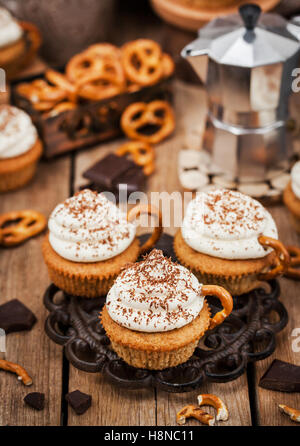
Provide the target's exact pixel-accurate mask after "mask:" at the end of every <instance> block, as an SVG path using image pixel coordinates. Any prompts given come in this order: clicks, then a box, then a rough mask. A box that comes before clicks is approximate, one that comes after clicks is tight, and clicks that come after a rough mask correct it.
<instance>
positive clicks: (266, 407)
mask: <svg viewBox="0 0 300 446" xmlns="http://www.w3.org/2000/svg"><path fill="white" fill-rule="evenodd" d="M270 211H271V213H272V214H273V216H274V219H275V221H276V223H277V225H278V229H279V234H280V238H281V240H282V241H283V242H284V243H286V244H288V245H298V246H299V245H300V237H299V236H297V234H296V232H295V231H294V230H293V228H292V226H291V225H290V221H289V216H288V212H287V210H286V209H285V208H284V207H283V206H277V207H276V208H271V209H270ZM280 285H281V297H280V300H281V301H282V303H283V304H284V305H285V307H286V309H287V311H288V314H289V323H288V325H287V327H286V328H285V329H284V330H283V331H282V332H281V333H280V334H278V336H277V340H278V345H277V348H276V351H275V352H274V353H273V355H272V356H271V357H270V358H267V359H266V360H264V361H261V362H259V363H257V364H256V366H255V370H256V395H257V406H258V413H259V423H260V424H261V425H268V426H291V425H294V426H295V423H293V422H292V421H291V420H290V419H289V418H288V417H287V416H286V415H283V414H282V413H281V412H280V411H279V409H278V404H286V405H288V406H291V407H294V408H296V409H299V408H300V394H299V393H283V392H275V391H271V390H266V389H262V388H261V387H258V383H259V379H260V378H261V376H262V375H263V374H264V372H265V371H266V370H267V368H268V367H269V365H270V364H271V362H272V361H273V360H274V359H275V358H276V359H281V360H282V361H287V362H291V363H292V364H296V365H299V366H300V354H299V352H296V351H293V350H292V342H293V340H295V338H293V337H292V331H293V330H294V329H295V328H298V327H300V299H299V282H295V281H293V280H287V279H280Z"/></svg>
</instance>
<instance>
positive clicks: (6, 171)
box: [0, 140, 42, 193]
mask: <svg viewBox="0 0 300 446" xmlns="http://www.w3.org/2000/svg"><path fill="white" fill-rule="evenodd" d="M41 154H42V144H41V142H40V141H39V140H38V141H37V143H36V144H35V145H34V146H33V147H32V149H31V150H29V151H28V152H26V153H25V154H24V155H20V156H18V157H15V158H8V159H4V160H0V193H1V192H8V191H12V190H15V189H19V188H21V187H23V186H25V185H26V184H27V183H29V182H30V181H31V180H32V178H33V176H34V175H35V172H36V170H37V164H38V160H39V158H40V156H41Z"/></svg>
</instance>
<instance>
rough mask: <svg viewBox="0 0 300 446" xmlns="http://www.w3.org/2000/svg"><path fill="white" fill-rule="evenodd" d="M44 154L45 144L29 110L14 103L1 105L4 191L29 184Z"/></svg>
mask: <svg viewBox="0 0 300 446" xmlns="http://www.w3.org/2000/svg"><path fill="white" fill-rule="evenodd" d="M41 155H42V144H41V141H40V140H39V138H38V134H37V131H36V128H35V127H34V125H33V123H32V121H31V119H30V117H29V116H28V115H27V113H25V112H24V111H23V110H20V109H18V108H16V107H12V106H11V105H1V106H0V192H7V191H10V190H14V189H18V188H20V187H22V186H24V185H25V184H27V183H28V182H29V181H30V180H31V179H32V178H33V176H34V174H35V172H36V167H37V163H38V160H39V158H40V157H41Z"/></svg>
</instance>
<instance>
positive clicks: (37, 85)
mask: <svg viewBox="0 0 300 446" xmlns="http://www.w3.org/2000/svg"><path fill="white" fill-rule="evenodd" d="M17 91H18V93H19V94H20V95H21V96H24V97H25V98H27V99H28V100H29V101H31V102H33V103H35V102H40V101H47V102H51V101H57V102H58V101H62V100H63V99H65V98H66V96H67V93H66V91H64V90H62V89H61V88H60V87H57V86H52V85H49V84H48V83H47V82H46V81H45V80H43V79H36V80H34V81H33V82H31V83H22V84H20V85H18V87H17Z"/></svg>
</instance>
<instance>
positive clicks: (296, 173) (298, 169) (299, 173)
mask: <svg viewBox="0 0 300 446" xmlns="http://www.w3.org/2000/svg"><path fill="white" fill-rule="evenodd" d="M291 179H292V190H293V192H294V194H295V195H296V197H297V198H298V199H299V200H300V161H298V162H297V163H296V164H295V165H294V167H293V168H292V171H291Z"/></svg>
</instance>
